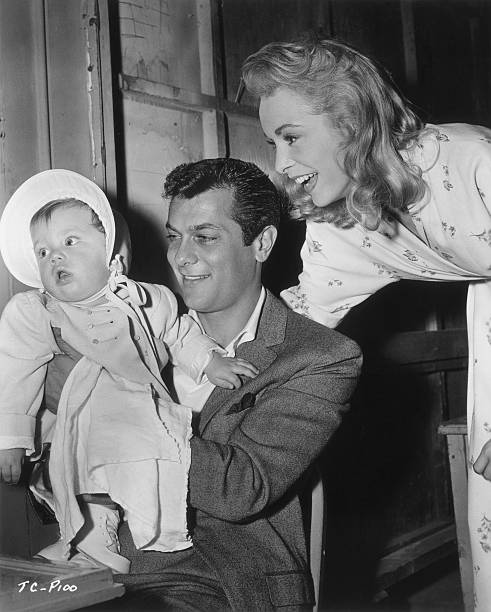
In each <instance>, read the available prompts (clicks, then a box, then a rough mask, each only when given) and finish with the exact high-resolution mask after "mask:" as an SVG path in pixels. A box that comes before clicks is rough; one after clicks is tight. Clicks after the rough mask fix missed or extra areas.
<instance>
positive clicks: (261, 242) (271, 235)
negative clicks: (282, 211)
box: [253, 225, 278, 263]
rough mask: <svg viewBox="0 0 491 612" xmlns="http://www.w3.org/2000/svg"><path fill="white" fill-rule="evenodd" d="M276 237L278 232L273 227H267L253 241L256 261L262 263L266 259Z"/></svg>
mask: <svg viewBox="0 0 491 612" xmlns="http://www.w3.org/2000/svg"><path fill="white" fill-rule="evenodd" d="M277 236H278V230H277V229H276V227H275V226H274V225H267V226H266V227H264V228H263V229H262V230H261V232H260V234H258V236H256V238H255V239H254V242H253V245H254V247H255V249H256V261H259V262H260V263H264V262H265V261H266V259H268V257H269V255H270V253H271V251H272V249H273V247H274V243H275V242H276V237H277Z"/></svg>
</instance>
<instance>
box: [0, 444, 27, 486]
mask: <svg viewBox="0 0 491 612" xmlns="http://www.w3.org/2000/svg"><path fill="white" fill-rule="evenodd" d="M25 454H26V450H25V449H24V448H8V449H6V450H0V482H6V483H8V484H16V483H17V482H19V478H20V472H21V468H22V460H23V458H24V455H25Z"/></svg>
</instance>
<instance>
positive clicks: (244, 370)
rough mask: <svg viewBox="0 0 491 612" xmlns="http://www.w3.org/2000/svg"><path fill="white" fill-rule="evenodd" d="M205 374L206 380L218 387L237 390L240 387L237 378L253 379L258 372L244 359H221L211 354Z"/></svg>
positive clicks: (217, 355) (215, 354) (216, 354)
mask: <svg viewBox="0 0 491 612" xmlns="http://www.w3.org/2000/svg"><path fill="white" fill-rule="evenodd" d="M205 374H206V376H207V377H208V380H209V381H210V382H212V383H213V384H214V385H217V386H218V387H224V388H225V389H238V388H239V387H240V386H241V385H242V381H241V380H240V378H239V376H249V378H255V377H256V376H257V375H258V374H259V370H258V369H257V368H256V367H255V366H253V365H252V363H249V362H248V361H245V359H239V358H234V357H222V356H221V355H219V354H218V353H213V357H212V358H211V361H210V363H209V364H208V365H207V366H206V368H205Z"/></svg>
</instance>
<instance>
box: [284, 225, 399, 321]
mask: <svg viewBox="0 0 491 612" xmlns="http://www.w3.org/2000/svg"><path fill="white" fill-rule="evenodd" d="M300 255H301V258H302V265H303V270H302V273H301V274H300V276H299V279H298V281H299V282H298V285H296V286H294V287H290V288H288V289H285V290H284V291H282V292H281V298H282V299H283V301H284V302H285V303H286V305H287V306H288V307H289V308H291V309H292V310H293V311H295V312H297V313H298V314H302V315H304V316H306V317H308V318H309V319H312V320H314V321H317V322H318V323H321V324H322V325H325V326H326V327H331V328H334V327H337V325H339V323H340V322H341V321H342V320H343V318H344V317H345V316H346V315H347V314H348V312H349V311H350V310H351V309H352V308H353V307H354V306H357V305H358V304H360V303H361V302H363V301H364V300H366V299H367V298H369V297H370V296H371V295H373V294H374V293H375V292H376V291H378V290H379V289H381V288H382V287H384V286H385V285H388V284H389V283H391V282H394V281H396V280H399V279H398V277H396V276H395V275H394V274H392V273H391V272H390V271H388V270H384V271H383V273H382V270H380V268H377V267H376V265H374V262H373V261H372V259H371V258H370V248H369V243H367V244H366V245H364V240H363V235H362V233H361V232H358V230H357V228H350V229H342V228H337V227H335V226H333V225H332V224H330V223H327V222H325V223H315V222H307V230H306V237H305V242H304V244H303V246H302V249H301V252H300Z"/></svg>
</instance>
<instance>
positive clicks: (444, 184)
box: [442, 164, 453, 191]
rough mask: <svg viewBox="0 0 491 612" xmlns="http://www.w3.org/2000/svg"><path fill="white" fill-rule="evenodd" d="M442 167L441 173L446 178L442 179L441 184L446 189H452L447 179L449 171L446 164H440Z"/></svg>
mask: <svg viewBox="0 0 491 612" xmlns="http://www.w3.org/2000/svg"><path fill="white" fill-rule="evenodd" d="M442 169H443V174H444V175H445V177H446V178H444V179H443V186H444V187H445V189H446V190H447V191H450V190H451V189H453V185H452V183H451V182H450V181H449V180H448V177H449V171H448V166H446V165H445V164H443V165H442Z"/></svg>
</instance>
